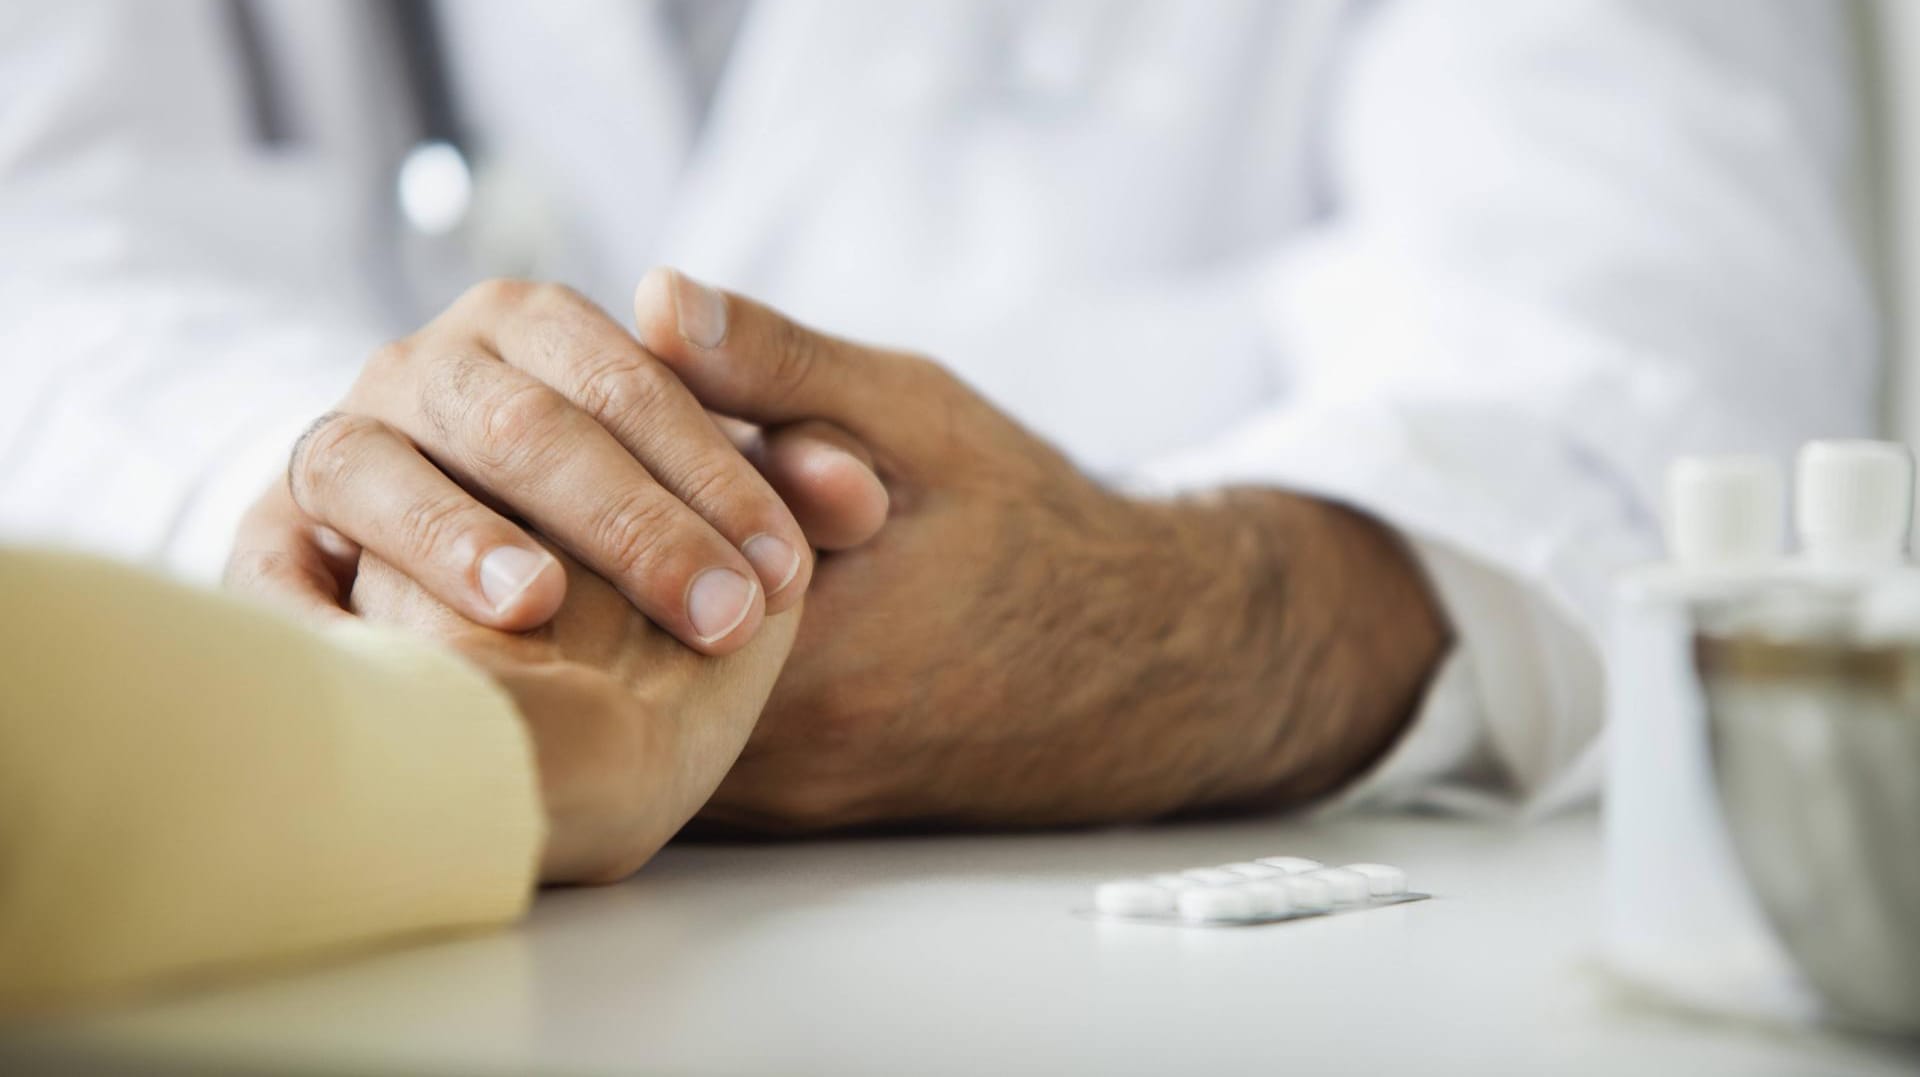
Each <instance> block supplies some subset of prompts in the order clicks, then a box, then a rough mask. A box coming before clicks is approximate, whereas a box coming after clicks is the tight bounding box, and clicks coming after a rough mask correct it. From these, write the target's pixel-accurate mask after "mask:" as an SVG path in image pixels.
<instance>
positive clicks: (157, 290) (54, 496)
mask: <svg viewBox="0 0 1920 1077" xmlns="http://www.w3.org/2000/svg"><path fill="white" fill-rule="evenodd" d="M221 7H222V5H221V4H220V3H219V2H218V0H186V2H182V3H172V4H147V3H140V2H138V0H25V2H21V3H12V4H6V5H0V101H4V102H6V105H5V107H4V108H0V236H4V237H5V240H4V242H0V381H3V382H4V385H5V391H4V392H0V533H5V534H8V535H10V536H12V537H14V538H15V539H16V540H19V539H26V538H32V539H38V540H44V541H51V542H58V543H61V544H65V545H80V546H85V547H88V548H91V549H95V550H99V551H102V552H108V553H112V554H116V555H119V556H122V557H126V558H134V559H139V560H144V561H150V562H154V563H160V564H165V565H166V566H167V567H169V568H172V569H175V570H178V571H181V572H185V573H188V574H190V575H192V576H194V577H197V578H200V579H210V578H213V577H215V576H216V575H217V574H218V572H219V569H220V566H221V564H222V562H223V561H224V560H225V556H226V552H227V549H228V544H229V543H230V541H231V536H232V534H233V530H234V525H235V523H236V522H237V520H238V517H239V515H240V513H241V511H243V509H244V507H245V505H246V504H247V503H249V502H250V501H251V500H252V499H253V498H254V497H256V496H257V495H258V494H259V492H260V491H261V490H262V489H264V487H265V485H266V484H267V483H268V482H269V481H271V480H272V478H273V477H274V475H275V474H276V472H277V471H278V470H279V469H281V468H284V466H285V459H286V451H287V449H288V447H289V446H290V445H291V443H292V441H293V439H294V437H295V436H297V434H298V432H299V431H300V429H301V428H302V427H303V426H304V425H305V424H306V423H307V422H310V421H311V420H312V419H313V418H315V417H316V416H317V415H319V414H320V413H321V412H323V411H325V410H326V409H327V408H328V407H330V406H331V405H332V404H333V403H334V402H336V401H338V400H339V399H340V398H341V396H342V395H343V394H344V392H345V390H346V388H347V386H348V385H349V384H350V382H351V380H352V377H353V375H354V373H355V371H356V370H357V369H358V368H359V365H360V363H361V361H362V360H363V359H364V358H365V356H366V355H367V354H369V352H370V351H371V350H372V349H373V347H375V346H376V345H377V344H378V343H379V341H380V339H381V337H382V332H381V328H380V319H379V317H378V316H377V313H376V312H377V309H378V306H377V302H376V299H375V297H374V294H373V289H372V287H370V286H369V285H367V284H365V283H364V282H361V281H359V280H357V279H356V277H357V274H355V273H354V272H353V270H352V267H353V266H354V265H356V264H358V263H357V262H356V261H355V259H354V257H353V255H352V253H351V252H352V250H353V249H354V244H355V243H356V242H359V239H358V237H361V236H364V234H365V232H364V229H363V228H361V227H358V226H356V225H355V224H354V223H353V222H354V221H355V220H356V218H355V217H354V216H353V214H352V211H351V207H350V206H348V205H347V204H346V199H347V197H348V196H346V195H345V194H343V193H342V192H344V191H347V190H349V189H351V188H352V186H353V185H352V184H348V183H343V182H339V180H340V177H339V176H337V175H331V174H330V169H333V168H335V167H336V166H334V165H331V164H329V163H327V162H326V161H324V160H322V159H321V158H320V157H318V156H317V155H316V154H314V153H311V152H307V151H294V150H286V151H280V152H269V151H267V150H263V149H261V148H259V147H257V146H256V145H254V143H253V140H252V136H251V128H250V124H249V120H248V118H247V114H246V111H245V101H246V96H245V94H244V93H243V92H242V91H241V83H240V81H239V80H240V76H239V72H238V64H237V63H236V61H235V59H234V56H235V51H236V50H235V49H234V48H233V44H232V41H231V40H230V37H229V27H228V26H227V24H226V23H225V22H224V21H223V19H222V17H221V14H220V12H221Z"/></svg>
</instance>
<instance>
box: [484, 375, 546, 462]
mask: <svg viewBox="0 0 1920 1077" xmlns="http://www.w3.org/2000/svg"><path fill="white" fill-rule="evenodd" d="M565 406H566V405H565V404H564V402H562V401H561V399H560V397H559V396H558V395H557V394H556V393H554V391H553V390H551V389H549V388H547V387H546V386H544V385H540V384H535V383H530V384H526V385H519V386H515V387H513V388H510V389H507V390H505V391H504V392H501V393H499V394H497V395H495V396H493V397H492V398H491V399H488V400H484V401H481V402H479V403H477V404H475V405H474V407H473V412H474V418H473V425H472V433H473V436H474V445H473V450H472V451H473V456H474V460H475V462H476V463H478V464H479V465H480V466H481V467H483V468H486V469H488V470H492V471H523V470H526V469H527V468H529V467H531V466H533V464H534V463H535V462H536V461H538V460H539V459H540V458H541V457H543V456H544V455H545V454H546V452H547V450H548V449H550V448H551V447H552V444H553V439H554V438H555V437H556V436H557V432H558V428H559V421H558V420H559V417H560V414H561V412H562V410H563V409H564V408H565Z"/></svg>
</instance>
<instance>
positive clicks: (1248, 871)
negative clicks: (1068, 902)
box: [1081, 856, 1428, 927]
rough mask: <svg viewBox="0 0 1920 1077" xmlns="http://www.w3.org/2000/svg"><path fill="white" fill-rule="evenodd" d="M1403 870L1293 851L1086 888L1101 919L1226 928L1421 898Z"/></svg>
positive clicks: (1368, 907)
mask: <svg viewBox="0 0 1920 1077" xmlns="http://www.w3.org/2000/svg"><path fill="white" fill-rule="evenodd" d="M1427 896H1428V895H1426V894H1420V893H1415V892H1414V891H1412V890H1409V889H1407V873H1406V872H1404V871H1401V870H1400V869H1399V868H1396V867H1390V866H1388V865H1386V864H1348V865H1346V866H1344V867H1328V866H1327V865H1325V864H1322V863H1321V862H1320V861H1318V860H1308V859H1306V858H1305V857H1298V856H1266V857H1261V858H1260V859H1258V860H1248V861H1245V862H1243V863H1238V864H1221V865H1219V866H1218V867H1211V868H1188V869H1187V870H1185V871H1178V872H1168V873H1165V874H1160V875H1146V876H1140V877H1136V878H1130V879H1114V880H1111V881H1109V882H1104V883H1101V884H1099V885H1098V886H1095V887H1094V888H1093V906H1092V908H1090V909H1085V910H1081V911H1082V912H1084V913H1086V914H1088V915H1092V916H1096V917H1100V918H1102V919H1115V920H1136V921H1141V922H1146V923H1164V924H1199V925H1204V926H1210V927H1229V926H1239V925H1247V924H1270V923H1275V922H1277V921H1280V920H1297V919H1300V918H1302V917H1308V916H1326V915H1329V914H1333V913H1343V912H1353V911H1358V910H1360V909H1373V908H1379V907H1380V906H1383V905H1399V904H1402V903H1404V902H1408V901H1420V900H1423V899H1425V898H1426V897H1427Z"/></svg>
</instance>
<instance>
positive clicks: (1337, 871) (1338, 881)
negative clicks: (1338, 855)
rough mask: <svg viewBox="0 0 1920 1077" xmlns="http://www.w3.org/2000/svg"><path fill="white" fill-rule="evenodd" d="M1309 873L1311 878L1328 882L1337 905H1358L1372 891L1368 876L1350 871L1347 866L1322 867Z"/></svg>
mask: <svg viewBox="0 0 1920 1077" xmlns="http://www.w3.org/2000/svg"><path fill="white" fill-rule="evenodd" d="M1307 874H1308V876H1309V877H1310V878H1315V879H1319V880H1320V881H1321V882H1323V883H1326V884H1327V888H1328V890H1329V891H1331V892H1332V894H1333V901H1334V904H1336V905H1358V904H1360V903H1361V902H1363V901H1365V900H1367V895H1368V894H1369V893H1370V892H1371V888H1370V887H1369V885H1368V883H1367V877H1366V876H1365V875H1362V874H1360V873H1359V872H1357V871H1349V870H1348V869H1346V868H1321V869H1320V870H1319V871H1313V872H1308V873H1307Z"/></svg>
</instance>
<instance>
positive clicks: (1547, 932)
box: [0, 817, 1920, 1077]
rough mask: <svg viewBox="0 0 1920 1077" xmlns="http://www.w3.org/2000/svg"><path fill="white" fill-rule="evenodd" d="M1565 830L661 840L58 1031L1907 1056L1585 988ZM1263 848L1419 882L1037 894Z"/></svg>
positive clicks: (1601, 979)
mask: <svg viewBox="0 0 1920 1077" xmlns="http://www.w3.org/2000/svg"><path fill="white" fill-rule="evenodd" d="M1597 829H1598V828H1597V825H1596V823H1595V821H1594V820H1593V819H1592V818H1590V817H1580V818H1575V819H1569V820H1561V821H1559V822H1555V823H1551V824H1547V825H1545V826H1542V827H1538V828H1531V829H1529V828H1520V827H1505V826H1499V827H1488V826H1479V825H1472V824H1462V823H1458V822H1451V821H1443V820H1427V819H1362V820H1349V821H1342V822H1338V823H1334V824H1315V825H1309V824H1306V823H1302V822H1298V821H1295V822H1286V821H1274V820H1255V821H1235V822H1226V823H1217V824H1214V823H1209V824H1197V825H1179V826H1168V827H1160V828H1153V829H1146V830H1131V831H1103V832H1091V833H1069V834H1048V835H1034V836H1011V837H1008V836H999V837H962V838H898V839H883V840H882V839H867V840H857V841H836V842H819V843H807V844H795V845H769V846H688V847H680V848H674V849H671V850H669V851H668V852H667V853H666V854H664V855H663V856H662V857H661V858H660V859H659V860H657V861H656V862H655V863H654V864H653V865H652V866H650V867H649V868H647V870H646V871H644V872H643V873H642V874H641V875H640V877H638V878H636V879H634V880H632V881H630V882H628V883H627V884H625V885H623V886H619V887H614V888H610V889H602V890H581V891H566V892H556V893H550V894H547V895H545V896H544V897H542V899H541V900H540V903H539V906H538V908H537V910H536V912H535V913H534V915H533V918H532V920H531V922H530V923H528V924H527V925H526V926H525V927H523V928H522V929H520V930H518V931H515V932H510V933H506V934H501V935H496V936H492V937H487V938H479V939H469V940H460V941H454V942H449V943H444V944H439V945H433V946H427V947H422V948H418V949H414V950H411V951H407V952H404V953H399V954H391V955H386V956H382V957H378V958H375V959H372V960H369V961H366V962H363V963H358V964H351V965H344V966H337V967H333V968H329V969H325V970H320V971H316V972H311V973H307V974H303V975H299V976H295V977H289V978H283V979H280V980H277V981H274V982H271V983H266V984H255V985H253V986H250V987H246V988H242V989H234V990H230V991H225V992H221V993H218V994H213V995H203V996H197V997H192V998H186V999H180V1000H176V1001H172V1002H169V1003H166V1004H164V1005H157V1006H152V1007H149V1008H147V1009H144V1010H141V1011H137V1012H131V1013H122V1014H118V1015H115V1016H112V1017H110V1018H106V1019H98V1020H95V1021H93V1022H92V1023H90V1024H89V1025H88V1026H86V1027H85V1028H83V1029H82V1030H80V1032H81V1034H82V1035H81V1036H80V1037H79V1038H82V1039H84V1040H86V1041H89V1042H92V1043H95V1044H101V1043H105V1044H112V1045H115V1046H116V1047H117V1048H118V1049H120V1050H125V1051H130V1052H137V1053H138V1054H139V1055H141V1056H143V1057H149V1058H151V1057H154V1056H155V1055H156V1054H157V1055H158V1056H160V1057H167V1058H172V1059H174V1060H176V1062H177V1063H178V1064H180V1065H181V1067H182V1069H183V1070H191V1069H197V1068H200V1067H201V1066H203V1065H205V1064H208V1063H210V1062H213V1061H215V1060H218V1059H224V1060H227V1061H229V1062H234V1063H236V1064H237V1066H238V1068H245V1065H246V1063H247V1061H248V1060H254V1061H256V1062H257V1061H258V1060H261V1059H263V1058H268V1059H274V1060H276V1061H277V1063H278V1064H281V1065H285V1064H287V1063H289V1062H293V1061H297V1062H298V1063H299V1064H300V1065H301V1067H302V1068H307V1069H312V1070H315V1071H321V1072H324V1071H330V1070H343V1069H344V1070H348V1071H375V1072H386V1071H391V1070H404V1071H420V1072H444V1073H467V1074H472V1073H488V1072H529V1071H532V1072H541V1073H548V1072H568V1073H572V1072H583V1073H592V1072H622V1073H633V1072H662V1073H826V1074H842V1073H876V1074H912V1073H961V1074H978V1073H998V1072H1033V1073H1071V1072H1098V1073H1152V1074H1166V1073H1182V1072H1192V1071H1194V1070H1195V1069H1196V1068H1197V1064H1198V1063H1200V1062H1202V1061H1205V1062H1209V1063H1215V1064H1218V1065H1219V1066H1221V1067H1222V1072H1228V1073H1289V1074H1294V1073H1298V1074H1307V1073H1328V1072H1362V1067H1377V1068H1375V1069H1373V1070H1372V1072H1376V1073H1408V1072H1414V1073H1461V1072H1468V1073H1556V1074H1558V1073H1576V1072H1578V1073H1609V1074H1612V1073H1630V1074H1643V1075H1647V1077H1651V1075H1655V1074H1712V1073H1739V1074H1775V1073H1778V1074H1788V1073H1794V1074H1806V1073H1821V1074H1837V1073H1872V1074H1878V1073H1886V1074H1894V1073H1903V1074H1912V1073H1914V1072H1916V1071H1920V1054H1917V1053H1915V1048H1914V1046H1912V1045H1905V1046H1901V1045H1895V1044H1891V1043H1887V1042H1874V1041H1860V1040H1846V1039H1841V1038H1837V1037H1831V1036H1826V1035H1821V1034H1815V1033H1806V1032H1783V1031H1779V1030H1770V1029H1762V1028H1754V1027H1746V1026H1740V1025H1728V1024H1719V1025H1714V1024H1703V1023H1696V1022H1693V1021H1690V1020H1686V1019H1682V1018H1680V1017H1677V1016H1674V1015H1671V1014H1668V1013H1665V1012H1663V1011H1660V1010H1658V1009H1656V1008H1654V1007H1652V1006H1650V1005H1648V1004H1646V1003H1644V1002H1639V1001H1636V1000H1635V999H1633V998H1632V997H1631V995H1630V994H1628V993H1625V992H1623V991H1621V990H1620V989H1618V988H1617V987H1615V986H1613V985H1612V983H1611V982H1610V981H1609V980H1607V978H1606V977H1605V976H1604V975H1603V974H1602V973H1601V972H1600V971H1599V970H1598V968H1597V967H1596V962H1595V959H1594V946H1593V942H1592V938H1593V934H1594V929H1595V925H1596V924H1597V923H1598V916H1599V912H1600V895H1599V882H1600V862H1599V853H1600V849H1599V840H1598V833H1597ZM1277 853H1297V854H1301V855H1306V856H1313V857H1317V858H1320V859H1324V860H1328V861H1332V862H1342V861H1352V860H1378V861H1385V862H1387V863H1393V864H1399V865H1402V866H1404V867H1406V868H1407V869H1408V870H1409V872H1410V874H1411V876H1412V879H1413V881H1414V883H1415V884H1416V886H1417V887H1419V888H1421V889H1426V890H1430V891H1431V892H1432V893H1434V894H1435V895H1436V899H1435V900H1433V901H1427V902H1420V903H1416V904H1411V905H1406V906H1401V907H1396V908H1388V909H1380V910H1375V911H1371V912H1364V913H1355V914H1351V915H1347V916H1341V917H1331V918H1321V919H1316V920H1309V921H1299V922H1294V923H1283V924H1277V925H1273V926H1268V927H1258V928H1239V929H1215V930H1208V929H1191V928H1177V927H1161V926H1154V925H1140V924H1113V923H1098V922H1092V921H1088V920H1084V919H1079V918H1076V917H1074V916H1071V915H1069V914H1068V910H1069V909H1070V908H1072V907H1074V906H1076V905H1078V904H1080V903H1082V902H1083V901H1084V900H1085V897H1086V892H1087V889H1088V885H1089V884H1090V883H1092V882H1094V881H1096V880H1099V879H1102V878H1106V877H1110V876H1114V875H1120V874H1126V873H1130V872H1146V871H1150V870H1161V869H1169V868H1179V867H1187V866H1193V865H1197V864H1210V863H1218V862H1221V861H1229V860H1241V859H1246V858H1248V857H1251V856H1257V855H1269V854H1277ZM69 1035H70V1036H71V1035H72V1034H71V1033H70V1034H69ZM0 1068H4V1067H0Z"/></svg>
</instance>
